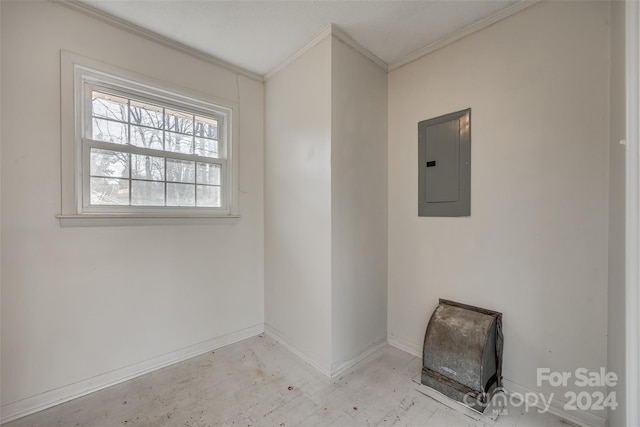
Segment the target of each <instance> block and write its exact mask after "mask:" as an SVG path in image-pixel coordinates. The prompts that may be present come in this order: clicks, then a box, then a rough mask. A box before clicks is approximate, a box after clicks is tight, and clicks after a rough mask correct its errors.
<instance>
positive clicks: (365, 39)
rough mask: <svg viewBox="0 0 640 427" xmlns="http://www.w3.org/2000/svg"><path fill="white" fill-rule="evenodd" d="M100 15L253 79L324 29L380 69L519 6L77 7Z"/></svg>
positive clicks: (446, 0)
mask: <svg viewBox="0 0 640 427" xmlns="http://www.w3.org/2000/svg"><path fill="white" fill-rule="evenodd" d="M82 1H83V3H85V4H88V5H89V6H92V7H94V8H96V9H99V10H101V11H103V12H107V13H108V14H110V15H113V16H115V17H117V18H120V19H123V20H126V21H129V22H131V23H133V24H136V25H137V26H139V27H142V28H145V29H147V30H150V31H153V32H155V33H158V34H160V35H162V36H165V37H168V38H170V39H173V40H175V41H178V42H180V43H182V44H185V45H187V46H190V47H192V48H195V49H197V50H200V51H202V52H205V53H207V54H209V55H212V56H214V57H217V58H219V59H222V60H224V61H227V62H230V63H232V64H235V65H237V66H240V67H242V68H245V69H247V70H249V71H252V72H254V73H257V74H261V75H263V74H266V73H268V72H269V71H271V70H273V69H274V68H275V67H277V66H278V65H279V64H280V63H282V62H283V61H284V60H286V59H287V58H288V57H289V56H291V55H292V54H293V53H295V52H296V51H297V50H298V49H300V48H301V47H302V46H304V45H305V44H306V43H307V42H308V41H310V40H312V39H313V38H314V36H316V35H317V34H319V33H320V32H322V31H323V30H324V29H325V28H327V26H328V25H329V24H334V25H336V26H337V27H338V28H339V29H341V30H342V31H344V32H346V33H347V34H348V35H349V36H350V37H351V38H352V39H353V40H355V41H356V42H357V43H358V44H360V45H361V46H363V47H364V48H366V49H368V50H369V51H370V52H372V53H373V54H374V55H376V56H377V57H378V58H380V59H381V60H382V61H384V62H385V63H387V64H394V63H397V62H399V61H402V60H404V59H405V58H407V57H408V56H409V55H411V54H412V53H414V52H416V51H418V50H420V49H421V48H424V47H425V46H428V45H431V44H432V43H436V42H438V41H441V40H443V39H446V38H447V37H450V36H452V35H454V34H456V33H458V32H460V31H462V30H463V29H465V28H468V27H469V26H470V25H473V24H474V23H477V22H478V21H482V20H485V19H486V18H488V17H491V16H494V15H495V14H496V13H498V12H500V11H502V10H503V9H506V8H508V7H510V6H512V5H514V4H515V3H520V1H519V0H469V1H462V0H439V1H436V0H421V1H407V0H383V1H380V0H360V1H345V0H342V1H327V0H325V1H312V0H298V1H269V0H262V1H214V0H199V1H194V0H168V1H167V0H82Z"/></svg>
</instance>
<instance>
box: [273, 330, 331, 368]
mask: <svg viewBox="0 0 640 427" xmlns="http://www.w3.org/2000/svg"><path fill="white" fill-rule="evenodd" d="M264 332H265V334H267V335H269V336H270V337H271V338H273V339H274V340H276V341H278V342H279V343H280V344H282V346H283V347H284V348H286V349H287V350H289V351H290V352H292V353H293V354H295V355H296V356H298V357H299V358H300V359H302V360H304V361H305V362H307V363H308V364H309V365H311V366H313V367H314V368H316V369H317V370H318V371H320V372H321V373H323V374H324V375H326V376H327V377H329V378H331V364H330V363H327V362H324V361H321V360H318V359H317V358H315V357H314V356H311V355H310V354H309V353H307V352H306V351H303V350H301V349H300V348H299V347H298V346H297V345H296V344H294V343H293V340H291V339H290V338H289V337H288V336H287V335H286V334H284V333H282V332H281V331H279V330H278V329H276V328H274V327H273V326H271V325H269V324H267V323H265V325H264Z"/></svg>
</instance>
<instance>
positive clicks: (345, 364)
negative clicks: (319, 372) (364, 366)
mask: <svg viewBox="0 0 640 427" xmlns="http://www.w3.org/2000/svg"><path fill="white" fill-rule="evenodd" d="M385 345H387V340H386V339H385V338H381V339H378V340H375V341H373V342H371V343H370V344H369V345H368V346H367V348H366V349H365V350H364V351H363V352H362V353H360V354H359V355H357V356H356V357H349V358H345V359H343V360H340V361H338V362H336V363H333V364H332V365H331V377H332V378H336V377H339V376H340V375H342V374H344V373H345V372H346V371H348V370H349V369H351V368H352V367H354V366H355V365H357V364H358V363H359V362H361V361H363V360H364V359H366V358H367V357H369V356H371V355H372V354H373V353H375V352H376V351H378V350H380V349H381V348H382V347H384V346H385Z"/></svg>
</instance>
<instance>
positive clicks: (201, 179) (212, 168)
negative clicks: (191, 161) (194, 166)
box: [196, 163, 222, 185]
mask: <svg viewBox="0 0 640 427" xmlns="http://www.w3.org/2000/svg"><path fill="white" fill-rule="evenodd" d="M221 170H222V168H221V167H220V165H212V164H210V163H198V173H197V180H196V182H197V183H198V184H212V185H220V172H221Z"/></svg>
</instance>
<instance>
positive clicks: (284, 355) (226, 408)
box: [3, 334, 567, 427]
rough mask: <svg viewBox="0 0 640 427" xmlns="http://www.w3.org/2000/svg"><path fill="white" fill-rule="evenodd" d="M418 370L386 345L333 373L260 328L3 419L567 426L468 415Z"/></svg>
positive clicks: (33, 422) (513, 414) (23, 425)
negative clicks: (434, 393)
mask: <svg viewBox="0 0 640 427" xmlns="http://www.w3.org/2000/svg"><path fill="white" fill-rule="evenodd" d="M420 369H421V360H420V359H419V358H417V357H415V356H412V355H410V354H408V353H405V352H403V351H401V350H398V349H396V348H394V347H391V346H385V347H383V348H382V349H380V350H378V351H376V352H375V353H373V354H372V355H370V356H369V357H367V358H366V359H365V360H363V361H362V362H360V363H359V364H357V365H356V366H355V367H353V368H352V369H350V370H348V371H347V372H346V373H345V374H344V375H342V376H340V377H338V378H334V379H333V380H329V379H328V378H327V377H325V376H324V375H322V374H321V373H319V372H317V371H316V370H315V369H314V368H313V367H311V366H309V365H307V364H306V363H305V362H303V361H302V360H301V359H299V358H298V357H297V356H296V355H294V354H293V353H291V352H290V351H288V350H287V349H286V348H285V347H283V346H282V345H280V344H279V343H278V342H276V341H275V340H273V339H272V338H270V337H268V336H267V335H264V334H262V335H259V336H256V337H253V338H249V339H247V340H244V341H241V342H238V343H235V344H232V345H229V346H227V347H224V348H220V349H218V350H215V351H211V352H209V353H205V354H202V355H200V356H197V357H194V358H191V359H188V360H186V361H183V362H180V363H176V364H174V365H171V366H169V367H166V368H163V369H160V370H157V371H154V372H151V373H149V374H146V375H143V376H140V377H138V378H135V379H132V380H129V381H126V382H123V383H121V384H118V385H115V386H112V387H109V388H106V389H104V390H100V391H97V392H95V393H92V394H89V395H87V396H84V397H80V398H78V399H75V400H72V401H70V402H67V403H63V404H61V405H58V406H55V407H52V408H49V409H46V410H43V411H40V412H37V413H35V414H32V415H29V416H26V417H24V418H21V419H18V420H15V421H13V422H11V423H8V424H5V425H3V427H40V426H47V427H48V426H65V427H71V426H87V427H89V426H91V427H103V426H127V427H130V426H136V427H138V426H180V427H208V426H234V427H236V426H238V427H244V426H247V427H249V426H275V427H292V426H331V427H334V426H335V427H341V426H411V427H413V426H426V427H471V426H481V427H491V426H495V427H530V426H547V427H567V424H565V422H564V421H562V420H561V419H560V418H558V417H556V416H554V415H551V414H545V413H542V414H541V413H538V412H537V411H535V410H533V411H528V412H525V411H523V410H522V408H507V414H504V415H500V416H499V417H498V419H497V420H496V421H495V422H489V421H486V420H485V421H476V420H473V419H471V418H469V417H467V416H465V415H464V414H462V413H460V412H459V411H456V410H454V409H450V408H449V407H447V406H445V405H443V404H441V403H439V402H437V401H435V400H433V399H431V398H430V397H427V396H425V395H424V394H422V393H421V392H420V390H419V387H420V386H419V385H418V384H416V383H415V382H414V381H413V380H414V378H416V375H417V374H418V373H419V372H420Z"/></svg>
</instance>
